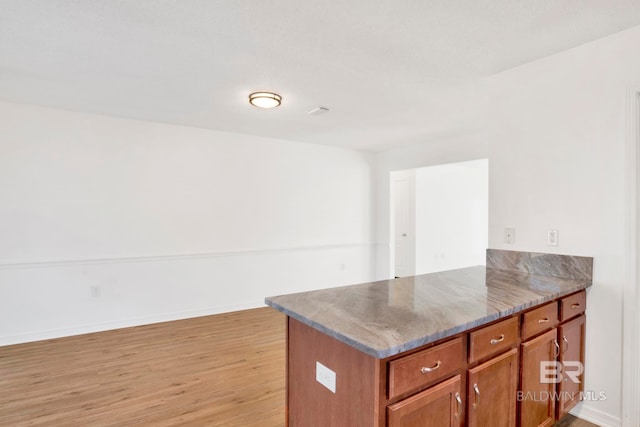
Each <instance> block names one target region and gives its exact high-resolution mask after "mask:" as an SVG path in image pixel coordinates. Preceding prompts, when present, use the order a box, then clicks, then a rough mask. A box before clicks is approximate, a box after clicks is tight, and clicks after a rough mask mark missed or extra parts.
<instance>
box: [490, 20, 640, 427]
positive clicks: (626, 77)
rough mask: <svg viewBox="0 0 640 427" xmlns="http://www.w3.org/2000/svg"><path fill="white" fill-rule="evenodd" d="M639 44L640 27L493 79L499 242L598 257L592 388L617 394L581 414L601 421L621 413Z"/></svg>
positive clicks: (493, 215) (590, 328) (494, 228)
mask: <svg viewBox="0 0 640 427" xmlns="http://www.w3.org/2000/svg"><path fill="white" fill-rule="evenodd" d="M639 45H640V27H636V28H634V29H631V30H628V31H625V32H622V33H619V34H617V35H614V36H611V37H608V38H605V39H601V40H598V41H596V42H593V43H589V44H586V45H583V46H581V47H578V48H575V49H572V50H569V51H566V52H563V53H561V54H558V55H555V56H552V57H549V58H546V59H543V60H540V61H537V62H535V63H531V64H528V65H525V66H521V67H519V68H516V69H513V70H510V71H507V72H504V73H502V74H499V75H496V76H494V77H493V78H492V79H491V81H490V92H491V99H490V105H491V111H490V112H489V126H490V128H489V141H490V142H489V147H490V148H489V150H490V155H489V159H490V161H489V171H490V172H489V177H490V183H489V188H490V202H489V206H490V210H489V233H490V234H489V245H490V247H492V248H498V249H514V250H524V251H540V252H554V253H564V254H576V255H587V256H593V257H594V283H593V287H592V288H591V290H590V291H589V294H588V308H587V313H588V316H587V317H588V319H587V349H586V383H585V386H586V389H588V390H595V391H598V392H600V391H602V392H605V393H606V394H607V400H606V401H601V402H585V403H584V404H583V407H582V408H581V410H579V411H578V412H579V413H580V415H581V416H583V417H587V418H589V419H592V420H594V421H596V422H597V423H598V424H600V425H619V424H620V418H621V378H622V373H621V369H620V366H621V356H622V355H621V346H622V336H621V334H622V287H623V283H624V280H625V265H624V263H625V214H626V210H625V209H626V206H625V188H626V183H625V151H624V147H625V129H626V125H627V123H626V121H627V110H626V97H627V96H628V94H629V93H630V91H631V89H632V88H633V87H640V55H638V54H637V51H638V46H639ZM506 226H513V227H515V228H516V234H515V235H516V242H515V244H514V245H505V244H504V243H503V228H504V227H506ZM549 228H557V229H559V237H560V240H559V242H560V244H559V246H557V247H550V246H546V232H547V229H549Z"/></svg>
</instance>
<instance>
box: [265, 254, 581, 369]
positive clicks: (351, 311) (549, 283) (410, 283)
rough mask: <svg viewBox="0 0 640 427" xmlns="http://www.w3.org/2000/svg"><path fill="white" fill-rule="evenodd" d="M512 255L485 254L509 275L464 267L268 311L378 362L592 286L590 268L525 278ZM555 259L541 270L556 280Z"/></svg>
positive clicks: (287, 301) (303, 296)
mask: <svg viewBox="0 0 640 427" xmlns="http://www.w3.org/2000/svg"><path fill="white" fill-rule="evenodd" d="M489 255H491V257H492V259H491V260H489V258H490V256H489ZM512 255H513V253H511V252H509V251H490V253H489V252H488V257H487V258H488V261H489V263H488V264H489V265H496V263H499V261H496V260H497V259H508V260H510V263H509V265H510V266H511V267H504V268H512V269H497V268H485V267H470V268H464V269H459V270H451V271H446V272H441V273H433V274H425V275H421V276H413V277H407V278H400V279H393V280H384V281H379V282H373V283H364V284H360V285H352V286H345V287H339V288H330V289H323V290H318V291H311V292H302V293H297V294H290V295H282V296H275V297H269V298H266V303H267V305H269V306H271V307H273V308H275V309H277V310H279V311H281V312H283V313H284V314H286V315H287V316H290V317H292V318H294V319H296V320H298V321H300V322H303V323H305V324H307V325H309V326H311V327H313V328H315V329H317V330H319V331H321V332H323V333H325V334H327V335H329V336H331V337H334V338H336V339H338V340H339V341H342V342H344V343H346V344H348V345H350V346H352V347H354V348H356V349H358V350H360V351H362V352H364V353H366V354H369V355H371V356H374V357H376V358H379V359H383V358H386V357H390V356H393V355H396V354H399V353H402V352H405V351H407V350H411V349H414V348H417V347H420V346H422V345H424V344H428V343H431V342H434V341H437V340H440V339H442V338H446V337H449V336H452V335H455V334H458V333H461V332H464V331H467V330H469V329H473V328H476V327H479V326H482V325H484V324H487V323H490V322H492V321H495V320H497V319H500V318H502V317H505V316H509V315H511V314H514V313H517V312H520V311H524V310H526V309H528V308H530V307H533V306H536V305H539V304H542V303H545V302H547V301H551V300H554V299H557V298H559V297H562V296H565V295H569V294H571V293H574V292H577V291H580V290H583V289H585V288H587V287H589V286H591V271H590V269H591V264H590V261H589V263H588V266H587V267H588V270H589V271H588V274H573V273H572V274H569V275H566V274H565V276H569V277H552V276H549V275H543V274H531V273H530V272H529V271H532V270H531V269H529V270H527V272H523V271H521V270H522V268H520V269H519V268H516V267H517V265H518V260H515V261H514V257H513V256H512ZM533 255H534V258H535V255H536V254H533ZM540 255H545V256H547V255H546V254H540ZM553 257H563V256H552V258H551V259H549V258H548V256H547V258H545V262H544V265H545V266H547V267H550V269H551V270H552V271H553V272H554V274H556V275H562V274H557V270H558V268H557V263H556V262H554V261H558V259H556V258H553ZM527 259H531V257H529V258H527ZM577 259H578V260H579V261H582V260H583V259H587V260H591V258H582V257H577ZM560 261H563V260H562V258H560ZM571 265H572V266H575V265H576V264H575V263H573V262H572V263H571ZM579 265H581V264H579ZM543 270H544V269H543ZM543 270H542V272H543V273H544V271H543ZM534 271H541V270H540V268H537V269H536V270H534Z"/></svg>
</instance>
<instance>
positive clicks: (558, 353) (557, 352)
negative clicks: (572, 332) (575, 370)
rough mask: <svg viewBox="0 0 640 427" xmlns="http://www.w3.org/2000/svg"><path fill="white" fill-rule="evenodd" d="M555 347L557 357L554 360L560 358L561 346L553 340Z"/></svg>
mask: <svg viewBox="0 0 640 427" xmlns="http://www.w3.org/2000/svg"><path fill="white" fill-rule="evenodd" d="M553 345H555V346H556V352H555V356H553V357H554V359H555V358H556V357H558V356H560V344H558V340H553Z"/></svg>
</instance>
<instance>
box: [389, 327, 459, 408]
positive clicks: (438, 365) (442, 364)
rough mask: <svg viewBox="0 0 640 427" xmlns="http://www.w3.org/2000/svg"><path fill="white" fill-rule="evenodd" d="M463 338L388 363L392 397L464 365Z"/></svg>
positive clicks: (414, 388)
mask: <svg viewBox="0 0 640 427" xmlns="http://www.w3.org/2000/svg"><path fill="white" fill-rule="evenodd" d="M462 359H463V346H462V338H456V339H453V340H451V341H447V342H445V343H442V344H438V345H437V346H435V347H432V348H429V349H426V350H423V351H420V352H418V353H415V354H412V355H410V356H406V357H403V358H401V359H396V360H392V361H391V362H389V399H392V398H394V397H396V396H399V395H401V394H403V393H406V392H409V391H412V390H416V389H418V388H420V387H421V386H424V385H427V384H429V383H432V382H434V381H437V380H439V379H442V378H444V377H446V376H447V375H449V374H451V373H453V372H455V371H456V370H458V369H460V368H461V367H462V361H463V360H462Z"/></svg>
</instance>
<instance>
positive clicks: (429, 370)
mask: <svg viewBox="0 0 640 427" xmlns="http://www.w3.org/2000/svg"><path fill="white" fill-rule="evenodd" d="M440 364H441V362H440V361H439V360H438V361H437V362H436V364H435V365H433V366H432V367H430V368H427V367H426V366H423V367H422V368H420V372H421V373H423V374H427V373H429V372H433V371H435V370H436V369H438V368H439V367H440Z"/></svg>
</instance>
